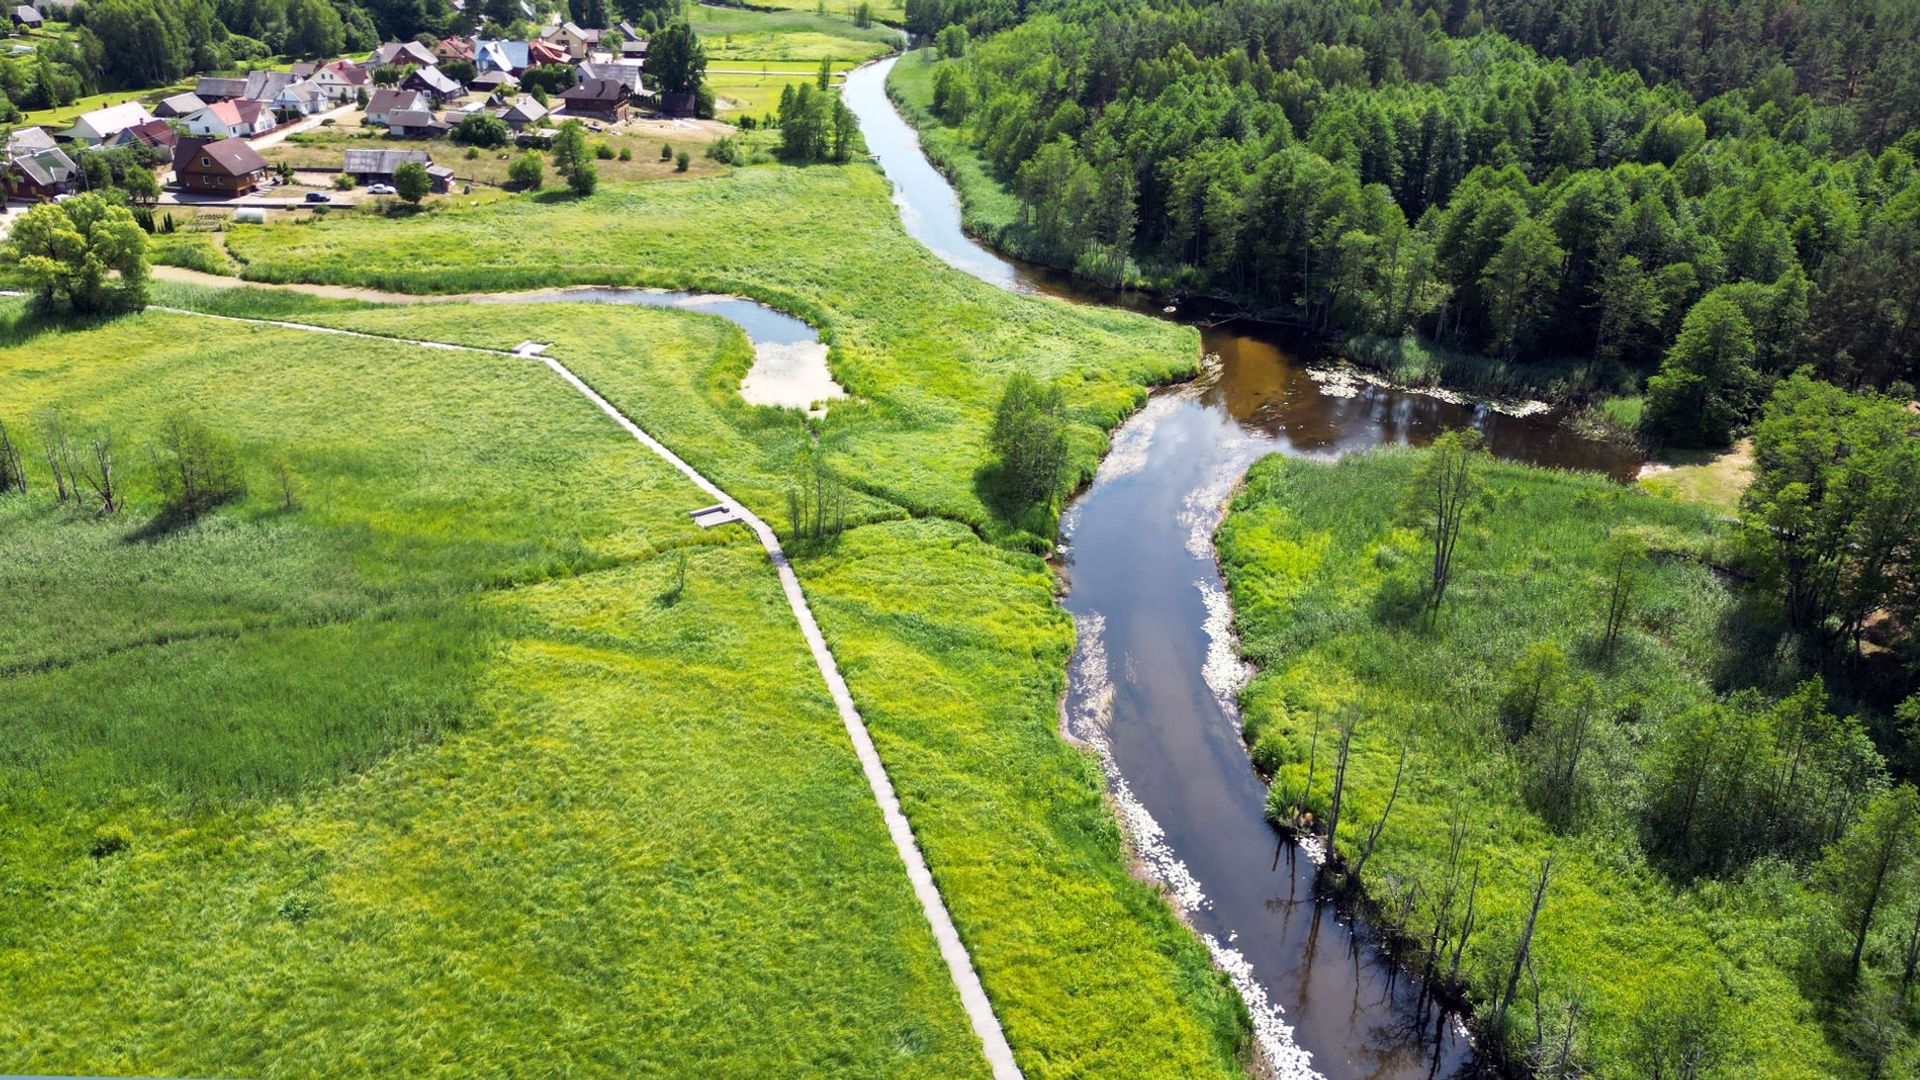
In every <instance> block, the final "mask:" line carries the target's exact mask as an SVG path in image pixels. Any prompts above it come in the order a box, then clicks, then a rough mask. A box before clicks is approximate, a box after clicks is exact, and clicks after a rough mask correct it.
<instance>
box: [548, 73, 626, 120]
mask: <svg viewBox="0 0 1920 1080" xmlns="http://www.w3.org/2000/svg"><path fill="white" fill-rule="evenodd" d="M632 97H633V92H632V91H631V90H629V89H628V87H627V84H626V83H623V82H621V81H619V80H617V79H585V80H582V81H581V83H580V84H579V85H578V86H573V87H569V88H568V89H567V90H565V91H564V92H562V93H561V95H560V99H561V100H562V101H565V102H566V103H567V111H566V114H567V115H568V116H580V117H590V118H592V119H595V120H605V121H607V122H609V123H619V122H620V121H622V120H625V119H626V118H627V110H628V108H629V105H628V102H629V101H630V100H631V99H632Z"/></svg>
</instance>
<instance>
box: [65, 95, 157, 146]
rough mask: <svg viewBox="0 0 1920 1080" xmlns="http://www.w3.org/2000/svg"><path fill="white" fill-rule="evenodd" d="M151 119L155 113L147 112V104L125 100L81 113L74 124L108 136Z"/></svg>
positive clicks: (75, 126) (76, 126)
mask: <svg viewBox="0 0 1920 1080" xmlns="http://www.w3.org/2000/svg"><path fill="white" fill-rule="evenodd" d="M151 119H153V114H151V113H149V112H147V107H146V106H145V105H142V104H140V103H139V102H137V101H123V102H121V103H120V104H118V105H109V106H107V107H106V108H104V109H95V110H93V111H92V112H89V113H81V114H80V116H79V117H78V118H77V119H75V120H74V122H73V126H74V128H75V129H76V130H77V129H79V128H80V127H81V126H83V125H84V126H85V127H86V128H87V130H89V131H91V132H93V133H94V134H96V135H99V136H102V137H106V136H109V135H118V134H119V133H120V132H122V131H125V130H127V129H128V128H130V127H132V126H133V125H135V124H144V123H146V122H147V121H149V120H151Z"/></svg>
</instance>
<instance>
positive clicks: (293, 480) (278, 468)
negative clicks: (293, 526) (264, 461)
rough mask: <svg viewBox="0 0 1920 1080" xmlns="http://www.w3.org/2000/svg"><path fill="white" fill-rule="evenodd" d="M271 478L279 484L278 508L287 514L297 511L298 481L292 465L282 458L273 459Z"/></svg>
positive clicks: (298, 503)
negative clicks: (287, 512)
mask: <svg viewBox="0 0 1920 1080" xmlns="http://www.w3.org/2000/svg"><path fill="white" fill-rule="evenodd" d="M273 478H274V479H275V480H276V481H278V482H279V484H280V508H281V509H282V510H286V511H289V512H291V511H293V510H297V509H299V508H300V498H299V487H300V480H299V477H298V476H297V475H296V474H295V473H294V471H293V463H292V462H290V461H288V460H287V459H286V458H283V457H280V458H274V459H273Z"/></svg>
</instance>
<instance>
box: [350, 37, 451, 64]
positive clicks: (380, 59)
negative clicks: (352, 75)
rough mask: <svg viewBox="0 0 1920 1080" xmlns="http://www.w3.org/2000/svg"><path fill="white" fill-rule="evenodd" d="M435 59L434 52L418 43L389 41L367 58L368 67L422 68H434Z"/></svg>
mask: <svg viewBox="0 0 1920 1080" xmlns="http://www.w3.org/2000/svg"><path fill="white" fill-rule="evenodd" d="M435 59H436V57H435V56H434V55H433V50H431V49H429V48H427V47H426V46H425V45H422V44H420V43H419V42H417V41H389V42H387V43H386V44H385V45H382V46H380V47H379V48H377V49H375V50H373V55H372V56H369V57H367V66H369V67H380V66H382V65H385V64H419V65H420V66H422V67H432V66H433V63H434V61H435Z"/></svg>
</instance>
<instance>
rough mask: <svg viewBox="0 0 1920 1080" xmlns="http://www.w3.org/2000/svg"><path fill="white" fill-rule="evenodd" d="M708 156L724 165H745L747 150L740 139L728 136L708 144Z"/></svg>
mask: <svg viewBox="0 0 1920 1080" xmlns="http://www.w3.org/2000/svg"><path fill="white" fill-rule="evenodd" d="M707 156H708V157H710V158H712V159H713V160H715V161H717V162H719V163H720V164H722V165H745V164H746V163H747V150H746V147H745V145H744V144H742V143H741V141H740V140H739V139H736V138H734V137H733V136H732V135H728V136H726V137H725V138H721V139H715V140H714V141H712V142H710V143H708V144H707Z"/></svg>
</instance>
